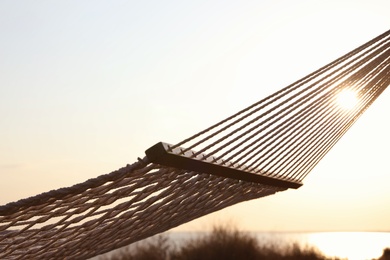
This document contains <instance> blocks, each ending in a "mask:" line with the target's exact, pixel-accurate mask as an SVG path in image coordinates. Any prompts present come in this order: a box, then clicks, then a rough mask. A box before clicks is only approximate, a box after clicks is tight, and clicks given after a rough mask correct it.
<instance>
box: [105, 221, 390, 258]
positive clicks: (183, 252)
mask: <svg viewBox="0 0 390 260" xmlns="http://www.w3.org/2000/svg"><path fill="white" fill-rule="evenodd" d="M200 259H202V260H215V259H225V260H237V259H247V260H263V259H267V260H268V259H272V260H341V258H335V257H333V258H332V257H327V256H324V255H323V254H321V252H319V251H318V250H317V249H316V248H314V247H302V246H299V245H298V244H292V245H290V246H283V247H281V246H280V245H277V244H267V245H260V244H259V243H258V241H257V239H256V237H254V236H252V235H251V234H249V233H245V232H240V231H238V230H237V229H235V228H228V227H222V226H217V227H214V228H213V230H212V232H210V233H208V234H206V235H204V236H201V237H198V238H195V239H190V240H187V241H185V242H184V243H183V244H182V245H181V246H180V247H179V246H176V245H175V244H174V243H172V242H171V241H170V240H169V238H168V237H167V235H164V234H162V235H158V236H156V237H153V238H151V239H147V240H145V241H141V242H138V243H136V244H135V245H133V246H129V247H125V248H122V249H120V250H117V251H115V252H113V253H110V254H108V255H104V256H100V257H99V260H200ZM373 260H375V259H373ZM377 260H390V248H387V249H385V250H384V251H383V255H382V256H381V257H380V258H378V259H377Z"/></svg>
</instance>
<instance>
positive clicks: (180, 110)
mask: <svg viewBox="0 0 390 260" xmlns="http://www.w3.org/2000/svg"><path fill="white" fill-rule="evenodd" d="M388 10H390V2H389V1H379V0H369V1H301V0H298V1H279V0H276V1H100V0H94V1H84V0H81V1H42V0H37V1H10V0H2V1H0V35H1V41H0V118H1V119H0V177H1V181H0V205H2V204H5V203H7V202H11V201H15V200H18V199H22V198H25V197H28V196H33V195H36V194H39V193H41V192H45V191H48V190H52V189H57V188H61V187H67V186H71V185H73V184H76V183H80V182H83V181H85V180H87V179H89V178H94V177H97V176H99V175H101V174H105V173H109V172H111V171H114V170H116V169H118V168H120V167H123V166H125V165H126V164H128V163H130V164H131V163H133V162H135V161H136V160H137V157H143V156H144V151H145V150H146V149H147V148H149V147H150V146H152V145H154V144H155V143H157V142H159V141H164V142H167V143H177V142H179V141H181V140H183V139H184V138H186V137H189V136H191V135H193V134H195V133H197V132H199V131H201V130H203V129H204V128H206V127H208V126H210V125H211V124H214V123H216V122H218V121H220V120H222V119H224V118H226V117H227V116H229V115H231V114H233V113H235V112H237V111H238V110H241V109H242V108H245V107H246V106H249V105H251V104H252V103H254V102H256V101H258V100H260V99H262V98H264V97H265V96H267V95H269V94H272V93H273V92H275V91H277V90H279V89H281V88H283V87H285V86H287V85H288V84H290V83H292V82H294V81H295V80H298V79H300V78H301V77H303V76H305V75H307V74H309V73H310V72H312V71H314V70H316V69H317V68H319V67H321V66H322V65H325V64H327V63H329V62H331V61H333V60H334V59H336V58H338V57H339V56H341V55H343V54H345V53H347V52H348V51H350V50H352V49H354V48H355V47H358V46H360V45H361V44H363V43H365V42H367V41H369V40H371V39H372V38H374V37H376V36H377V35H379V34H381V33H383V32H385V31H387V30H388V29H390V16H389V14H388ZM389 91H390V90H386V91H385V92H384V93H383V94H382V95H381V96H380V97H379V98H378V100H377V101H376V102H375V103H374V104H373V105H372V106H371V107H370V108H369V110H368V111H366V113H365V114H364V115H363V116H362V117H361V118H360V119H359V121H358V122H357V123H356V124H355V125H354V126H353V127H352V128H351V129H350V130H349V131H348V132H347V133H346V135H345V136H344V137H343V138H342V139H341V140H340V141H339V142H338V143H337V145H336V146H335V147H334V148H333V149H332V150H331V151H330V152H329V153H328V154H327V155H326V156H325V158H323V160H322V161H321V162H320V163H319V164H318V165H317V166H316V168H314V169H313V171H312V172H311V173H310V174H309V176H308V177H307V178H306V179H305V180H304V185H303V186H302V187H301V188H299V189H297V190H288V191H285V192H281V193H277V194H276V195H273V196H269V197H265V198H260V199H257V200H254V201H250V202H245V203H241V204H238V205H235V206H232V207H229V208H227V209H224V210H222V211H219V212H217V213H213V214H210V215H208V216H205V217H202V218H200V219H198V220H195V221H192V222H190V223H187V224H184V225H182V226H180V227H178V228H176V229H175V230H177V231H185V230H204V229H207V228H210V226H212V225H214V224H216V223H221V222H223V223H233V224H234V225H236V226H237V227H239V228H240V229H243V230H252V231H390V221H388V220H389V219H390V207H389V205H390V191H389V190H390V189H389V183H390V171H389V163H388V161H387V160H389V147H390V138H389V135H388V133H389V132H390V126H389V122H388V114H389V112H390V93H389Z"/></svg>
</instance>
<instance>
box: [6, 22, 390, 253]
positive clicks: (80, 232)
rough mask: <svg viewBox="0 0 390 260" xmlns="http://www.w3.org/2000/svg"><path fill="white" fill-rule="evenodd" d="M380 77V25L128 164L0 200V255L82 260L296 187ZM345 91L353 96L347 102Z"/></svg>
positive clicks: (384, 40)
mask: <svg viewBox="0 0 390 260" xmlns="http://www.w3.org/2000/svg"><path fill="white" fill-rule="evenodd" d="M389 84H390V30H389V31H387V32H385V33H384V34H382V35H380V36H378V37H376V38H374V39H373V40H371V41H369V42H367V43H366V44H364V45H362V46H360V47H358V48H357V49H355V50H353V51H351V52H349V53H348V54H346V55H344V56H342V57H340V58H339V59H337V60H335V61H333V62H332V63H330V64H328V65H326V66H324V67H322V68H320V69H318V70H316V71H315V72H313V73H311V74H309V75H307V76H306V77H304V78H302V79H300V80H298V81H296V82H295V83H293V84H291V85H289V86H287V87H285V88H283V89H281V90H279V91H278V92H276V93H274V94H272V95H270V96H268V97H266V98H264V99H263V100H261V101H259V102H257V103H255V104H253V105H251V106H249V107H248V108H246V109H244V110H242V111H240V112H238V113H236V114H234V115H232V116H230V117H228V118H226V119H225V120H223V121H221V122H219V123H217V124H215V125H213V126H211V127H210V128H207V129H205V130H204V131H201V132H200V133H197V134H195V135H193V136H191V137H189V138H187V139H185V140H183V141H181V142H179V143H177V144H174V145H171V144H167V143H163V142H161V143H158V144H156V145H154V146H152V147H151V148H149V149H148V150H146V156H145V157H144V158H143V159H140V158H139V159H138V161H136V162H135V163H134V164H132V165H127V166H126V167H123V168H121V169H119V170H117V171H114V172H112V173H109V174H106V175H102V176H99V177H97V178H95V179H90V180H87V181H86V182H84V183H80V184H77V185H74V186H72V187H68V188H62V189H58V190H53V191H49V192H46V193H42V194H39V195H36V196H34V197H30V198H27V199H22V200H19V201H17V202H12V203H8V204H6V205H4V206H0V259H35V258H40V259H57V258H61V259H64V258H66V259H68V258H69V259H86V258H89V257H93V256H96V255H99V254H102V253H105V252H108V251H111V250H113V249H117V248H120V247H122V246H125V245H129V244H130V243H133V242H135V241H138V240H141V239H144V238H147V237H149V236H152V235H154V234H157V233H160V232H163V231H166V230H169V229H171V228H173V227H176V226H178V225H181V224H183V223H186V222H188V221H191V220H193V219H196V218H198V217H201V216H204V215H206V214H209V213H211V212H215V211H217V210H220V209H223V208H225V207H228V206H231V205H233V204H236V203H239V202H243V201H247V200H252V199H256V198H260V197H264V196H268V195H271V194H275V193H276V192H279V191H284V190H287V189H289V188H294V189H296V188H298V187H300V186H301V185H302V181H303V179H304V178H305V177H306V176H307V174H308V173H309V172H310V171H311V170H312V169H313V167H314V166H315V165H316V164H317V163H318V162H319V161H320V160H321V158H323V157H324V156H325V154H326V153H327V152H328V151H329V150H330V149H331V148H332V147H333V146H334V145H335V143H336V142H337V141H338V140H339V139H340V138H341V137H342V136H343V134H344V133H345V132H346V131H347V130H348V129H349V128H350V127H351V126H352V124H353V123H354V122H355V121H356V120H357V119H358V118H359V116H360V115H361V114H362V113H363V112H364V111H365V110H366V109H367V108H368V107H369V106H370V105H371V104H372V103H373V102H374V101H375V100H376V98H377V97H378V96H379V95H380V94H381V93H382V92H383V91H384V90H385V89H386V87H387V86H388V85H389ZM345 91H350V93H354V95H355V96H356V97H357V101H356V103H355V104H354V106H353V107H352V108H349V109H346V108H343V107H341V106H340V105H339V104H338V101H337V99H338V97H339V96H340V95H341V94H343V93H345Z"/></svg>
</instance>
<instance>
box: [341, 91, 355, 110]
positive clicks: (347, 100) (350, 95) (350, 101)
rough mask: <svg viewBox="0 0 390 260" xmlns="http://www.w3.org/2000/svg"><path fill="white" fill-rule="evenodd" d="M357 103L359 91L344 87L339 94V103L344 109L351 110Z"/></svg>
mask: <svg viewBox="0 0 390 260" xmlns="http://www.w3.org/2000/svg"><path fill="white" fill-rule="evenodd" d="M357 103H358V97H357V93H356V92H355V91H353V90H351V89H344V90H342V91H341V92H340V93H339V94H338V95H337V104H338V106H340V107H341V108H343V109H346V110H351V109H353V108H354V107H355V106H356V104H357Z"/></svg>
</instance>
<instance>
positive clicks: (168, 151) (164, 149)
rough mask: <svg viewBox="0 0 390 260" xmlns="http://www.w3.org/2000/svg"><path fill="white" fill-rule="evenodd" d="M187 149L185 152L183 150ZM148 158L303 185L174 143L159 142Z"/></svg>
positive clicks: (186, 167) (285, 184) (230, 175)
mask: <svg viewBox="0 0 390 260" xmlns="http://www.w3.org/2000/svg"><path fill="white" fill-rule="evenodd" d="M184 150H186V151H185V152H183V151H184ZM145 153H146V156H147V158H148V159H149V160H150V161H151V162H153V163H157V164H161V165H164V166H169V167H174V168H177V169H184V170H190V171H195V172H203V173H208V174H214V175H217V176H221V177H226V178H231V179H236V180H241V181H249V182H254V183H260V184H264V185H271V186H275V187H281V188H293V189H297V188H299V187H301V186H302V183H301V182H299V181H298V182H297V181H293V180H289V179H282V178H277V177H270V176H266V175H265V174H259V173H254V172H253V171H248V170H243V168H247V167H245V166H244V165H242V166H240V165H233V164H231V163H229V162H225V161H223V160H217V159H216V158H215V157H212V156H211V157H208V158H207V159H206V160H204V159H205V158H206V156H205V155H204V154H198V155H196V156H195V154H196V152H194V151H191V150H187V149H184V148H181V147H176V148H173V149H172V145H170V144H167V143H163V142H159V143H157V144H155V145H153V146H152V147H150V148H149V149H148V150H146V151H145Z"/></svg>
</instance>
